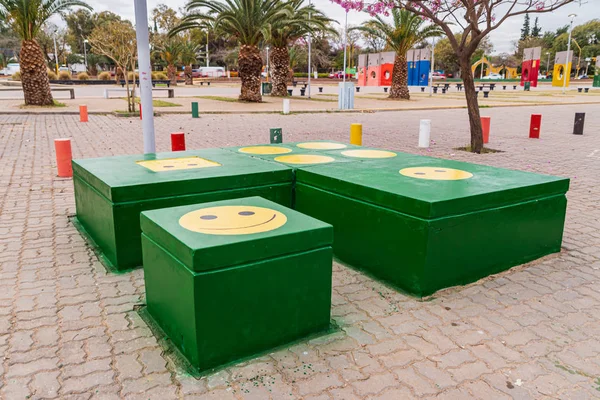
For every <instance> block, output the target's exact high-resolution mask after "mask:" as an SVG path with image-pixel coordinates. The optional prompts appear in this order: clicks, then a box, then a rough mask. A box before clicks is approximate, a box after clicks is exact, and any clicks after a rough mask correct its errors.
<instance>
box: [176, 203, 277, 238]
mask: <svg viewBox="0 0 600 400" xmlns="http://www.w3.org/2000/svg"><path fill="white" fill-rule="evenodd" d="M286 222H287V217H286V216H285V215H284V214H283V213H281V212H279V211H276V210H271V209H270V208H264V207H254V206H220V207H208V208H201V209H200V210H196V211H191V212H189V213H187V214H185V215H184V216H183V217H181V218H180V219H179V225H181V226H182V227H183V228H185V229H187V230H190V231H192V232H198V233H205V234H207V235H249V234H252V233H261V232H268V231H272V230H274V229H277V228H279V227H281V226H283V225H285V223H286Z"/></svg>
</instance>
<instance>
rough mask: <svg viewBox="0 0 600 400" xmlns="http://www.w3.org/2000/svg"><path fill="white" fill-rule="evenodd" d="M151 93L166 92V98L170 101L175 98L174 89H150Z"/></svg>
mask: <svg viewBox="0 0 600 400" xmlns="http://www.w3.org/2000/svg"><path fill="white" fill-rule="evenodd" d="M152 91H153V92H164V91H166V92H167V96H168V97H169V99H172V98H174V97H175V89H171V88H164V89H162V88H158V89H152Z"/></svg>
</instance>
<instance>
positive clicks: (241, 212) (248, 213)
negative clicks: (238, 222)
mask: <svg viewBox="0 0 600 400" xmlns="http://www.w3.org/2000/svg"><path fill="white" fill-rule="evenodd" d="M238 215H242V216H249V215H254V211H240V212H239V213H238Z"/></svg>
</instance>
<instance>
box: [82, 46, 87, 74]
mask: <svg viewBox="0 0 600 400" xmlns="http://www.w3.org/2000/svg"><path fill="white" fill-rule="evenodd" d="M87 42H88V41H87V40H84V41H83V57H84V60H85V72H87V69H88V65H87Z"/></svg>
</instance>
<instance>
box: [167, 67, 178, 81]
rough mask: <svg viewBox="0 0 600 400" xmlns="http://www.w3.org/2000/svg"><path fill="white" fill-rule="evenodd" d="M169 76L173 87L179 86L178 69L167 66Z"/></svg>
mask: <svg viewBox="0 0 600 400" xmlns="http://www.w3.org/2000/svg"><path fill="white" fill-rule="evenodd" d="M167 76H168V77H169V80H170V81H171V85H172V86H177V68H175V66H174V65H173V64H169V65H168V66H167Z"/></svg>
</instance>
